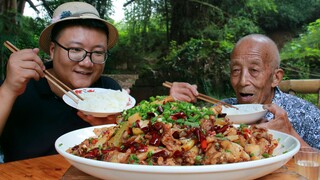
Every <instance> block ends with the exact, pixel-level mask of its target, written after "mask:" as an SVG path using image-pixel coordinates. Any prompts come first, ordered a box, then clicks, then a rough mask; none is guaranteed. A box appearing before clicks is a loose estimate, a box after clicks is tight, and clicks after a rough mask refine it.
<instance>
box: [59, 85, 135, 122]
mask: <svg viewBox="0 0 320 180" xmlns="http://www.w3.org/2000/svg"><path fill="white" fill-rule="evenodd" d="M73 91H74V92H75V93H77V94H78V95H80V96H81V95H82V96H84V94H86V93H110V92H114V91H115V90H112V89H103V88H79V89H75V90H73ZM70 94H71V93H70ZM71 95H72V96H74V97H76V96H75V95H73V94H71ZM127 96H128V102H127V104H126V106H125V107H121V108H118V109H115V108H112V109H106V110H104V111H100V110H97V111H96V110H87V109H83V108H80V107H79V103H78V104H77V103H75V102H74V101H73V100H72V99H71V98H70V97H69V96H67V95H66V94H64V95H63V96H62V99H63V100H64V102H65V103H66V104H68V105H69V106H71V107H73V108H76V109H78V110H79V111H81V112H83V113H84V114H86V115H92V116H94V117H107V116H109V115H113V114H118V113H121V112H122V111H124V110H127V109H130V108H132V107H133V106H134V105H135V103H136V100H135V99H134V98H133V97H132V96H130V95H129V94H127ZM110 100H112V101H115V100H117V99H116V98H115V97H114V96H112V97H111V96H110Z"/></svg>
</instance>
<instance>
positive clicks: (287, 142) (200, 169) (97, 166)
mask: <svg viewBox="0 0 320 180" xmlns="http://www.w3.org/2000/svg"><path fill="white" fill-rule="evenodd" d="M105 126H113V125H102V126H94V127H89V128H84V129H79V130H75V131H72V132H69V133H67V134H64V135H62V136H61V137H59V138H58V139H57V140H56V142H55V147H56V149H57V151H58V152H59V153H60V154H61V155H62V156H63V157H64V158H66V159H67V160H68V161H69V162H70V163H71V164H72V165H73V166H74V167H76V168H78V169H79V170H81V171H83V172H85V173H87V174H90V175H92V176H95V177H98V178H102V179H112V180H114V179H115V180H123V179H125V180H143V179H152V180H164V179H165V180H177V179H183V180H195V179H204V180H213V179H221V180H231V179H243V180H244V179H256V178H259V177H262V176H264V175H267V174H269V173H271V172H273V171H275V170H277V169H278V168H280V167H281V166H283V165H284V164H285V163H287V162H288V161H289V160H290V159H291V158H292V157H293V155H295V154H296V153H297V152H298V150H299V148H300V143H299V141H298V140H297V139H296V138H294V137H293V136H290V135H288V134H284V133H281V132H278V131H273V130H269V133H271V134H273V136H274V138H275V139H278V141H279V145H278V147H277V148H276V149H275V150H274V155H275V156H274V157H270V158H267V159H261V160H256V161H248V162H240V163H231V164H219V165H203V166H148V165H133V164H120V163H110V162H104V161H98V160H92V159H86V158H82V157H78V156H75V155H72V154H69V153H67V152H66V150H67V149H68V148H70V147H73V146H75V145H77V144H80V143H81V142H82V141H83V140H84V139H86V138H88V137H92V136H94V133H93V129H94V128H101V127H105Z"/></svg>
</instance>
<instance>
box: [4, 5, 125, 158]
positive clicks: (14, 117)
mask: <svg viewBox="0 0 320 180" xmlns="http://www.w3.org/2000/svg"><path fill="white" fill-rule="evenodd" d="M117 39H118V32H117V29H116V28H115V27H114V26H113V25H111V24H110V23H108V22H107V21H105V20H104V19H102V18H100V17H99V14H98V11H97V10H96V9H95V8H94V7H93V6H92V5H90V4H87V3H84V2H69V3H64V4H62V5H60V6H59V7H58V8H57V9H56V10H55V11H54V14H53V18H52V22H51V24H50V25H49V26H48V27H46V28H45V29H44V30H43V31H42V33H41V35H40V39H39V45H40V49H41V50H43V51H44V52H45V53H47V54H49V55H50V58H51V59H52V61H50V62H48V63H46V64H43V62H42V61H41V59H40V58H39V56H38V52H39V49H37V48H35V49H23V50H19V51H17V52H15V53H13V54H12V55H11V56H10V58H9V60H8V65H7V76H6V79H5V80H4V81H3V82H0V83H1V86H0V97H3V98H2V99H1V101H2V104H3V105H6V106H5V107H1V108H0V114H1V115H0V134H1V137H0V145H1V147H2V150H3V154H4V161H5V162H9V161H14V160H19V159H26V158H33V157H38V156H44V155H49V154H55V153H56V151H55V148H54V142H55V140H56V139H57V138H58V137H59V136H61V135H63V134H65V133H67V132H69V131H72V130H75V129H79V128H84V127H88V126H91V125H99V124H106V123H114V120H115V117H114V116H109V117H107V118H94V117H92V116H86V115H84V114H83V113H81V112H77V110H76V109H73V108H71V107H69V106H68V105H67V104H66V103H64V101H63V100H62V98H61V97H62V95H63V94H64V93H63V92H62V91H61V90H60V89H58V88H57V87H56V86H54V85H52V83H51V82H49V81H47V79H45V78H43V77H44V73H43V70H45V69H46V70H47V71H49V72H50V73H51V74H52V75H54V76H55V77H56V78H58V79H59V80H60V81H62V82H63V83H64V84H66V85H67V86H69V87H70V88H71V89H76V88H84V87H101V88H107V89H114V90H121V87H120V85H119V84H118V83H117V82H116V81H115V80H113V79H111V78H109V77H105V76H101V74H102V72H103V69H104V66H105V61H106V60H107V57H108V54H107V51H108V50H109V49H110V48H112V47H113V46H114V45H115V44H116V42H117ZM75 55H77V56H75Z"/></svg>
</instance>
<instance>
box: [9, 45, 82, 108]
mask: <svg viewBox="0 0 320 180" xmlns="http://www.w3.org/2000/svg"><path fill="white" fill-rule="evenodd" d="M3 44H4V46H5V47H7V48H8V49H9V50H10V51H11V52H16V51H19V49H18V48H17V47H16V46H14V45H13V44H12V43H10V42H9V41H5V42H4V43H3ZM44 73H45V75H44V77H45V78H46V79H47V80H49V81H50V82H52V84H54V85H55V86H56V87H58V88H59V89H60V90H61V91H62V92H63V93H64V94H66V95H67V96H68V97H69V98H71V99H72V100H73V101H74V102H75V103H78V102H79V100H78V99H80V100H84V99H83V97H81V96H80V95H79V94H77V93H75V92H74V91H73V90H72V89H71V88H69V87H68V86H67V85H65V84H64V83H63V82H61V81H60V80H59V79H57V78H56V77H54V76H53V75H52V74H51V73H50V72H49V71H47V70H44ZM67 90H68V91H67ZM69 92H71V93H72V94H74V95H75V96H76V97H77V98H78V99H76V98H75V97H74V96H73V95H71V94H70V93H69Z"/></svg>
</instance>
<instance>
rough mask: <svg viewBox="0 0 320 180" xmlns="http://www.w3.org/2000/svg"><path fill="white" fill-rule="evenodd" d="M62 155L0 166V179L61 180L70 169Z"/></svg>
mask: <svg viewBox="0 0 320 180" xmlns="http://www.w3.org/2000/svg"><path fill="white" fill-rule="evenodd" d="M70 166H71V165H70V163H69V162H68V161H67V160H65V159H64V158H63V157H62V156H61V155H52V156H45V157H39V158H34V159H26V160H21V161H13V162H9V163H4V164H0V179H10V180H11V179H39V180H43V179H48V180H50V179H61V177H62V176H63V175H64V174H65V172H66V171H67V170H68V169H69V168H70Z"/></svg>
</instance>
